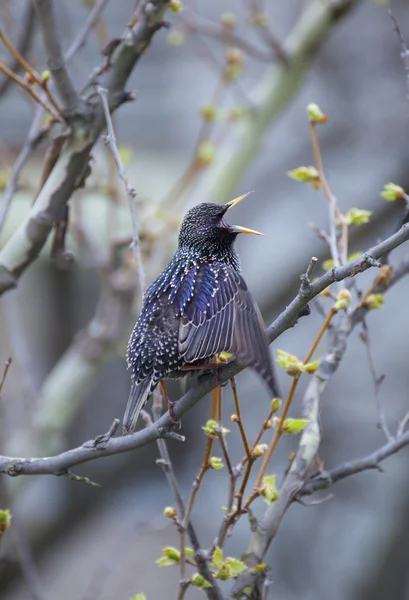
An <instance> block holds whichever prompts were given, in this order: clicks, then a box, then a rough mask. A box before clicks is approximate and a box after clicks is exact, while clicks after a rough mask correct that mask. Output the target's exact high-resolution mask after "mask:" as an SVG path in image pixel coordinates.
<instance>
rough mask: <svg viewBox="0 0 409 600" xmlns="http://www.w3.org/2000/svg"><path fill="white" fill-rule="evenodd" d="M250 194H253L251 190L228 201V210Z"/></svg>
mask: <svg viewBox="0 0 409 600" xmlns="http://www.w3.org/2000/svg"><path fill="white" fill-rule="evenodd" d="M249 194H251V192H247V194H243V195H242V196H237V198H234V200H230V202H227V204H226V206H227V210H229V209H230V208H233V206H236V204H238V203H239V202H241V201H242V200H244V198H246V197H247V196H248V195H249Z"/></svg>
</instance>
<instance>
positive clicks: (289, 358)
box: [276, 350, 304, 377]
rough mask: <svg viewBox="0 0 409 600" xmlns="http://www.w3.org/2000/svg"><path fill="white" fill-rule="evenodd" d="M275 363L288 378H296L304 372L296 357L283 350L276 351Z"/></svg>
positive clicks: (302, 365)
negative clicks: (283, 370)
mask: <svg viewBox="0 0 409 600" xmlns="http://www.w3.org/2000/svg"><path fill="white" fill-rule="evenodd" d="M276 362H277V363H278V364H279V365H280V367H282V368H283V369H285V372H286V373H287V375H290V377H296V376H297V375H299V374H300V373H302V372H303V370H304V364H303V363H302V362H301V361H300V360H299V359H298V358H297V357H296V356H294V355H293V354H289V352H284V350H277V358H276Z"/></svg>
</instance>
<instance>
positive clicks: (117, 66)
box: [0, 0, 167, 295]
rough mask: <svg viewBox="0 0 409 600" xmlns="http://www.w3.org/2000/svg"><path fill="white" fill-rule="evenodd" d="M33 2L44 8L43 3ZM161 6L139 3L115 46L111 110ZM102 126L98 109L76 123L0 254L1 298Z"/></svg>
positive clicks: (37, 246) (82, 170)
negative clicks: (132, 24) (132, 23)
mask: <svg viewBox="0 0 409 600" xmlns="http://www.w3.org/2000/svg"><path fill="white" fill-rule="evenodd" d="M38 1H39V2H40V4H41V5H43V4H42V3H43V2H44V0H38ZM166 5H167V0H150V1H148V0H145V2H143V3H141V5H140V8H139V12H138V21H137V23H136V25H135V28H134V29H133V30H132V31H129V30H127V31H126V33H125V34H124V37H123V39H122V40H121V42H120V44H119V45H118V48H117V49H116V51H115V56H114V58H113V63H112V67H111V70H110V72H109V74H108V75H107V83H106V87H107V89H108V91H109V94H110V98H112V110H114V109H115V108H117V106H119V104H121V102H123V98H124V91H123V89H124V86H125V84H126V81H127V79H128V77H129V75H130V74H131V72H132V70H133V68H134V66H135V64H136V63H137V61H138V60H139V58H140V57H141V56H142V55H143V53H144V51H145V49H146V48H147V46H148V45H149V43H150V41H151V39H152V37H153V35H154V33H155V32H156V31H157V30H158V29H159V28H160V27H161V26H162V15H163V12H164V10H165V8H166ZM110 108H111V107H110ZM104 125H105V119H104V113H103V110H102V108H101V107H100V105H99V104H98V105H97V106H95V109H94V115H93V117H92V118H91V114H90V115H89V117H88V119H87V120H86V122H80V124H78V125H77V126H74V124H72V134H71V139H70V141H69V143H68V144H67V148H66V149H65V150H64V151H63V153H62V154H61V156H60V158H59V160H58V161H57V163H56V165H55V167H54V169H53V171H52V173H51V174H50V176H49V177H48V179H47V182H46V184H45V186H44V188H43V189H42V190H41V193H40V194H39V196H38V198H37V201H36V203H35V205H34V206H33V207H32V209H31V210H30V212H29V213H28V215H27V218H26V220H25V221H24V222H23V223H22V224H21V226H20V227H19V229H18V230H17V231H16V232H15V233H14V235H13V236H12V237H11V238H10V240H9V241H8V242H7V244H6V245H5V246H4V248H3V249H2V250H1V252H0V295H1V294H2V293H4V292H5V291H7V290H9V289H12V288H13V287H15V286H16V285H17V281H18V278H19V277H20V275H21V274H22V273H23V271H24V270H25V269H26V268H27V267H28V266H29V265H30V264H31V263H32V262H33V261H34V260H35V259H36V258H37V256H38V254H39V252H40V250H41V249H42V247H43V246H44V244H45V242H46V240H47V238H48V235H49V233H50V231H51V229H52V227H53V224H54V223H55V222H56V221H57V220H58V219H59V216H60V214H61V213H62V211H63V207H64V205H65V204H66V203H67V202H68V200H69V199H70V197H71V195H72V193H73V191H74V190H75V189H76V187H77V186H78V184H79V183H81V182H83V181H84V175H85V174H86V173H87V167H88V161H89V157H90V152H91V149H92V147H93V145H94V144H95V142H96V141H97V140H98V138H99V136H100V134H101V132H102V130H103V128H104Z"/></svg>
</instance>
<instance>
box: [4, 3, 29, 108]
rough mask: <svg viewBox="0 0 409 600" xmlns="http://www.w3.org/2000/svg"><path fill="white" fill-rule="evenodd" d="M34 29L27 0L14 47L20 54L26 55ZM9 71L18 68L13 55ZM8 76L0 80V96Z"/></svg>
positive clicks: (6, 86)
mask: <svg viewBox="0 0 409 600" xmlns="http://www.w3.org/2000/svg"><path fill="white" fill-rule="evenodd" d="M34 30H35V19H34V7H33V4H32V2H31V0H27V6H26V10H25V13H24V16H23V23H22V25H21V33H20V36H19V38H18V40H17V42H16V49H17V51H18V53H19V54H20V55H22V56H26V55H27V53H28V52H29V50H30V47H31V42H32V41H33V34H34ZM8 67H9V69H10V70H11V71H14V72H16V71H17V70H18V68H19V61H18V60H17V59H16V58H15V57H13V60H12V62H11V63H10V64H9V65H8ZM11 81H12V80H11V79H10V77H4V79H2V81H1V82H0V96H2V95H3V94H4V93H5V92H6V91H7V90H8V88H9V85H10V83H11Z"/></svg>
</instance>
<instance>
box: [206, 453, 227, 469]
mask: <svg viewBox="0 0 409 600" xmlns="http://www.w3.org/2000/svg"><path fill="white" fill-rule="evenodd" d="M209 463H210V466H211V468H212V469H214V470H215V471H220V469H223V467H224V464H223V461H222V459H221V458H220V457H219V456H211V457H210V459H209Z"/></svg>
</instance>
